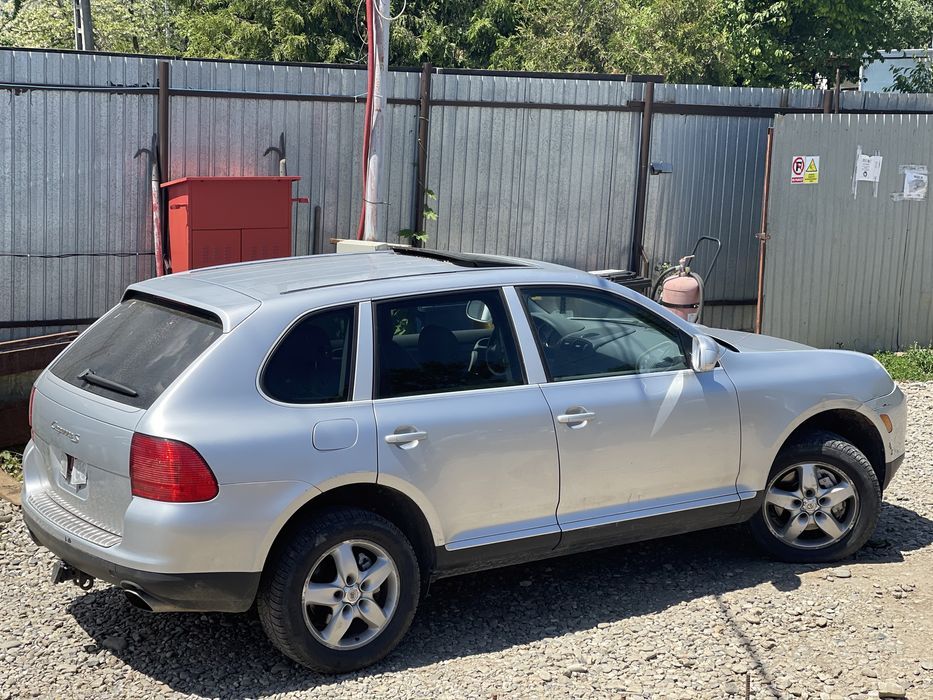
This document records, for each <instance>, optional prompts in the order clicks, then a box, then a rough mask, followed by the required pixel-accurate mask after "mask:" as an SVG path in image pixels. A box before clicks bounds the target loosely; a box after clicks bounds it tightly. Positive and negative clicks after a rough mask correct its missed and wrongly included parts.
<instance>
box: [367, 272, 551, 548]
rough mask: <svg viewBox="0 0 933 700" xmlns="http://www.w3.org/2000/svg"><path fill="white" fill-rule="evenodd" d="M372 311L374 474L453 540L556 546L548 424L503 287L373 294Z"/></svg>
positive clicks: (450, 544) (455, 544) (453, 543)
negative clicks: (427, 512)
mask: <svg viewBox="0 0 933 700" xmlns="http://www.w3.org/2000/svg"><path fill="white" fill-rule="evenodd" d="M373 316H374V321H375V332H374V336H375V340H374V343H375V352H374V356H375V366H374V381H373V399H374V400H373V406H374V411H375V416H376V425H377V431H378V432H377V435H378V448H377V452H378V465H379V477H378V478H379V481H380V483H389V482H391V481H401V482H402V483H404V484H407V485H408V487H409V488H412V489H414V490H415V491H416V492H417V493H419V494H420V495H422V496H423V497H424V498H425V500H427V501H428V502H429V503H430V504H431V507H432V508H433V510H434V511H435V512H436V514H437V517H438V519H439V521H440V525H441V528H442V530H443V537H444V540H445V543H446V548H447V549H448V550H457V549H463V548H470V547H474V546H481V545H492V544H502V543H506V542H510V541H512V540H517V539H521V540H522V541H527V540H526V539H525V538H531V537H534V538H535V543H534V545H535V546H536V547H537V546H541V547H544V548H552V547H553V546H554V545H555V544H556V543H557V540H558V539H559V527H558V525H557V518H556V510H557V499H558V496H559V468H558V461H557V443H556V438H555V435H554V426H553V422H552V420H551V413H550V409H549V407H548V404H547V402H546V401H545V399H544V395H543V394H542V392H541V390H540V388H539V387H538V386H537V385H529V384H527V382H526V379H525V374H524V371H523V368H522V364H521V362H520V359H519V354H518V350H517V346H516V341H515V338H514V333H513V330H512V326H511V323H510V321H509V317H508V315H507V314H506V310H505V304H504V303H503V299H502V292H501V290H499V289H482V290H472V291H468V292H454V293H432V294H423V295H416V296H408V297H403V298H394V299H388V300H382V301H378V300H377V301H374V302H373ZM471 333H474V334H475V340H474V341H473V343H472V345H471V346H470V347H467V348H464V347H462V343H461V342H460V340H461V339H462V338H464V337H467V336H469V335H470V334H471Z"/></svg>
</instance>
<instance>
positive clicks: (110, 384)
mask: <svg viewBox="0 0 933 700" xmlns="http://www.w3.org/2000/svg"><path fill="white" fill-rule="evenodd" d="M78 379H83V380H84V381H86V382H87V383H88V384H93V385H95V386H99V387H101V388H103V389H110V391H115V392H117V393H118V394H123V395H124V396H133V397H136V396H139V392H138V391H136V390H135V389H133V388H131V387H128V386H127V385H126V384H121V383H120V382H115V381H113V380H112V379H107V377H102V376H100V375H99V374H95V372H94V370H92V369H90V368H88V369H86V370H84V371H83V372H82V373H81V374H79V375H78Z"/></svg>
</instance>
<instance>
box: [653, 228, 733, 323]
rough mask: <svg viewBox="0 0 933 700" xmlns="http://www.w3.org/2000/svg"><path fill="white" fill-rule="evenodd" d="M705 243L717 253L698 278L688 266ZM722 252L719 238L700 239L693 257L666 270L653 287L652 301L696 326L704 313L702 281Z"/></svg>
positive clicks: (684, 258) (685, 257)
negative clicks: (712, 246)
mask: <svg viewBox="0 0 933 700" xmlns="http://www.w3.org/2000/svg"><path fill="white" fill-rule="evenodd" d="M704 240H706V241H710V242H711V243H713V244H714V245H715V246H716V252H715V253H714V254H713V260H712V262H711V263H710V265H709V268H708V269H707V271H706V275H705V276H702V277H701V276H700V275H699V274H697V273H696V272H694V271H693V270H691V269H690V266H689V263H690V261H692V260H693V259H694V258H695V257H696V253H697V249H698V248H699V247H700V243H702V242H703V241H704ZM721 249H722V243H721V241H720V240H719V239H718V238H713V237H712V236H700V238H698V239H697V242H696V245H694V246H693V253H691V254H690V255H686V256H684V257H682V258H681V259H680V261H679V263H678V264H677V265H674V266H672V267H668V268H667V269H666V270H664V272H662V273H661V276H660V277H658V281H657V282H655V284H654V290H653V292H652V295H651V296H652V298H653V299H654V300H655V301H657V302H659V303H660V304H661V305H662V306H666V307H667V308H669V309H670V310H671V312H672V313H675V314H677V315H678V316H680V317H681V318H682V319H684V320H686V321H689V322H690V323H699V321H700V316H701V314H702V313H703V285H704V279H706V280H708V279H709V276H710V273H712V271H713V267H714V266H715V265H716V260H717V259H718V258H719V251H720V250H721Z"/></svg>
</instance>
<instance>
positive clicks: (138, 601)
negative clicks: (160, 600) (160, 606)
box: [123, 588, 152, 612]
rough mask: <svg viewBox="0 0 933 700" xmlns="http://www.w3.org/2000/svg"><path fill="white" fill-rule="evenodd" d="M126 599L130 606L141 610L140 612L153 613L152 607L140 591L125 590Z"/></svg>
mask: <svg viewBox="0 0 933 700" xmlns="http://www.w3.org/2000/svg"><path fill="white" fill-rule="evenodd" d="M123 593H124V595H126V599H127V600H128V601H129V603H130V605H132V606H133V607H134V608H139V609H140V610H145V611H146V612H152V606H151V605H149V603H147V602H146V599H145V598H143V597H142V595H141V594H140V593H139V592H138V591H134V590H133V589H131V588H124V589H123Z"/></svg>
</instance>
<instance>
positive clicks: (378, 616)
mask: <svg viewBox="0 0 933 700" xmlns="http://www.w3.org/2000/svg"><path fill="white" fill-rule="evenodd" d="M420 585H421V584H420V574H419V568H418V560H417V558H416V556H415V553H414V551H413V550H412V547H411V544H410V543H409V542H408V540H407V539H406V538H405V536H404V535H403V534H402V532H401V531H400V530H399V529H398V528H397V527H395V525H393V524H392V523H390V522H389V521H388V520H386V519H385V518H382V517H380V516H378V515H376V514H375V513H371V512H369V511H365V510H360V509H356V508H339V509H335V510H331V511H327V512H325V513H322V514H320V515H318V516H316V517H314V518H313V519H312V520H310V521H309V522H308V523H306V524H305V526H304V527H303V528H302V529H301V530H299V531H298V532H296V533H295V534H294V535H293V536H292V537H291V538H290V539H289V540H287V541H285V542H283V543H281V544H280V545H279V546H278V547H277V549H276V551H275V552H274V553H273V555H272V557H271V558H270V563H269V566H268V568H267V571H266V572H264V574H263V579H262V583H261V584H260V589H259V595H258V599H257V607H258V610H259V617H260V620H261V621H262V625H263V628H264V629H265V631H266V634H267V636H268V637H269V639H270V640H271V641H272V643H273V644H274V645H275V646H276V647H277V648H278V649H279V650H280V651H281V652H282V653H284V654H285V655H286V656H289V657H290V658H292V659H293V660H295V661H297V662H298V663H300V664H302V665H304V666H307V667H308V668H311V669H313V670H315V671H321V672H324V673H344V672H347V671H354V670H356V669H359V668H363V667H364V666H369V665H370V664H373V663H375V662H376V661H379V660H380V659H382V658H383V657H384V656H385V655H386V654H388V653H389V652H390V651H392V649H394V648H395V646H396V645H397V644H398V643H399V641H400V640H401V638H402V637H403V636H404V635H405V632H407V631H408V628H409V626H410V625H411V621H412V618H413V617H414V614H415V609H416V608H417V605H418V597H419V594H420Z"/></svg>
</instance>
